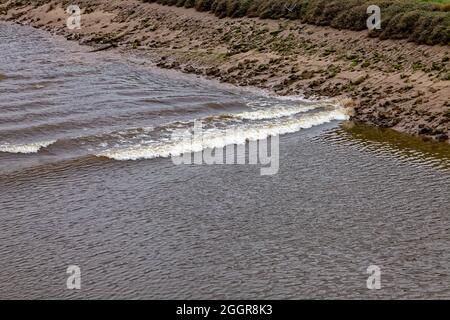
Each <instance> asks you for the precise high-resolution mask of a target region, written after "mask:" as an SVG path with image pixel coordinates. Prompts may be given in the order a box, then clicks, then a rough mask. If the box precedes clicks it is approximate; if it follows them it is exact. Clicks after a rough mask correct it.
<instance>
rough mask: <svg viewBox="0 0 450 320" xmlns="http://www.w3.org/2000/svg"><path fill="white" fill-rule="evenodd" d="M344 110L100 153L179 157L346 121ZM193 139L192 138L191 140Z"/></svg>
mask: <svg viewBox="0 0 450 320" xmlns="http://www.w3.org/2000/svg"><path fill="white" fill-rule="evenodd" d="M348 118H349V117H348V115H347V113H346V112H345V110H344V109H336V110H333V111H328V112H318V113H315V114H311V115H307V116H305V117H303V118H301V119H288V120H284V121H281V122H280V121H279V122H270V123H259V124H249V125H247V126H242V125H241V126H231V127H229V128H225V129H224V128H220V129H219V128H214V129H207V130H204V131H203V134H202V135H201V136H195V135H194V136H193V137H191V136H189V135H184V136H183V135H174V136H173V137H172V139H171V140H169V141H166V142H159V143H158V144H155V145H145V146H143V145H136V146H133V147H128V148H124V149H116V150H107V151H104V152H102V153H100V154H98V155H97V156H100V157H107V158H110V159H114V160H122V161H123V160H140V159H153V158H159V157H163V158H167V157H170V156H180V155H182V154H183V153H192V152H199V151H202V150H205V149H208V148H210V149H213V148H223V147H225V146H227V145H232V144H245V143H246V141H256V140H262V139H266V138H268V137H269V136H276V135H282V134H287V133H293V132H297V131H300V130H302V129H308V128H311V127H313V126H317V125H321V124H324V123H328V122H331V121H334V120H347V119H348ZM191 138H192V139H191Z"/></svg>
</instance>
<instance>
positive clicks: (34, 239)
mask: <svg viewBox="0 0 450 320" xmlns="http://www.w3.org/2000/svg"><path fill="white" fill-rule="evenodd" d="M89 50H90V49H89V48H87V47H80V46H78V45H77V44H75V43H71V42H67V41H65V40H63V39H60V38H54V37H52V36H50V35H48V34H46V33H44V32H42V31H38V30H35V29H31V28H28V27H24V26H17V25H11V24H5V23H0V74H2V75H3V76H1V77H0V298H3V299H12V298H26V299H31V298H46V299H52V298H107V299H109V298H132V299H144V298H150V299H208V298H224V299H244V298H252V299H269V298H274V299H297V298H313V299H315V298H331V299H333V298H370V299H371V298H402V299H404V298H420V299H428V298H450V217H449V214H450V202H449V199H450V151H449V146H448V145H443V144H436V143H424V142H422V141H420V140H418V139H414V138H409V137H405V136H403V135H400V134H396V133H393V132H391V131H388V130H379V129H373V128H366V127H363V126H354V125H351V124H349V123H345V124H344V125H343V123H342V121H343V120H345V119H346V114H345V112H344V111H343V110H342V109H341V108H340V107H339V106H336V105H333V103H331V102H330V101H325V100H324V101H307V100H304V99H302V98H301V97H283V98H281V97H273V96H270V95H269V94H266V93H264V92H258V91H252V90H247V89H239V88H233V87H229V86H224V85H221V84H218V83H215V82H208V81H206V80H203V79H199V78H195V77H191V76H185V75H180V74H176V73H170V72H163V71H160V70H157V69H154V68H151V67H148V66H145V65H142V61H140V60H139V59H138V58H136V57H129V56H123V55H118V54H115V53H106V52H100V53H90V52H89ZM194 120H202V121H203V122H204V123H206V124H207V128H208V130H210V131H209V132H210V133H211V135H210V136H208V137H210V138H211V139H210V140H208V146H212V147H214V146H215V143H216V142H217V141H218V140H217V137H220V136H221V135H222V134H223V132H224V130H227V129H236V128H238V129H244V130H242V131H236V132H238V133H240V134H242V135H244V136H234V137H232V140H230V141H231V143H238V142H239V141H242V140H243V141H244V142H245V141H246V140H252V139H256V138H258V137H265V136H268V135H271V134H280V139H279V171H278V173H277V174H274V175H270V176H262V175H261V174H260V166H259V165H175V164H174V163H173V162H172V161H171V159H170V157H169V156H170V154H172V153H173V152H174V150H183V151H184V152H187V151H189V150H187V149H186V148H188V147H186V146H185V145H181V143H182V142H180V141H173V140H171V138H172V136H171V133H173V132H174V130H175V129H180V128H181V129H183V128H185V129H186V128H187V129H189V128H190V127H191V126H192V123H193V121H194ZM233 139H234V140H233ZM217 146H220V144H219V145H217ZM69 265H77V266H79V267H80V269H81V277H82V278H81V279H82V282H81V289H80V290H68V289H67V288H66V280H67V277H68V275H67V274H66V269H67V267H68V266H69ZM370 265H377V266H379V268H380V270H381V289H380V290H369V289H368V288H367V286H366V280H367V278H368V274H367V268H368V267H369V266H370Z"/></svg>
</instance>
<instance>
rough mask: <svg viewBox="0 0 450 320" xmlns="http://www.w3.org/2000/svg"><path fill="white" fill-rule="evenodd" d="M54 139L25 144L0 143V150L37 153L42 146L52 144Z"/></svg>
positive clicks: (45, 146)
mask: <svg viewBox="0 0 450 320" xmlns="http://www.w3.org/2000/svg"><path fill="white" fill-rule="evenodd" d="M55 142H56V140H50V141H41V142H32V143H26V144H10V143H4V144H0V152H6V153H25V154H28V153H37V152H39V150H41V149H42V148H47V147H48V146H50V145H52V144H54V143H55Z"/></svg>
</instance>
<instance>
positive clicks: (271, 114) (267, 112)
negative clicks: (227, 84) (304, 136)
mask: <svg viewBox="0 0 450 320" xmlns="http://www.w3.org/2000/svg"><path fill="white" fill-rule="evenodd" d="M318 107H320V105H319V106H317V105H311V106H301V107H284V106H280V107H274V108H266V109H261V110H257V111H248V112H242V113H237V114H235V115H234V116H235V117H237V118H240V119H246V120H265V119H278V118H283V117H289V116H293V115H295V114H298V113H302V112H308V111H311V110H314V109H317V108H318Z"/></svg>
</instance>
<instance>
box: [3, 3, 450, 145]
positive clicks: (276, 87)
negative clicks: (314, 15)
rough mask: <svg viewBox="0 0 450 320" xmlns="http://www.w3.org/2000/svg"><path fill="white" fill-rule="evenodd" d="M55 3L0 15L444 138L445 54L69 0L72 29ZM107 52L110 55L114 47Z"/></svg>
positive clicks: (319, 32) (308, 30)
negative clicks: (74, 13) (77, 15)
mask: <svg viewBox="0 0 450 320" xmlns="http://www.w3.org/2000/svg"><path fill="white" fill-rule="evenodd" d="M65 5H66V4H65V3H64V2H63V3H62V4H61V2H60V1H38V2H36V4H35V5H21V4H20V2H15V1H3V5H2V9H1V10H0V12H3V16H1V18H2V19H4V20H12V21H16V22H19V23H22V24H28V25H32V26H35V27H38V28H44V29H46V30H48V31H50V32H53V33H55V34H60V35H64V36H65V37H67V39H70V40H77V41H79V42H80V43H82V44H87V45H94V46H96V48H98V49H100V50H102V49H112V48H118V50H123V51H129V50H133V51H134V52H136V53H138V54H140V55H143V56H145V58H146V63H151V64H155V65H157V66H159V67H161V68H170V69H177V70H180V71H182V72H186V73H194V74H198V75H202V76H206V77H211V78H216V79H219V80H220V81H223V82H226V83H231V84H235V85H238V86H254V87H259V88H263V89H267V90H270V91H273V92H276V93H278V94H280V95H291V94H296V95H298V94H303V95H305V96H306V97H322V96H326V97H334V98H336V99H338V100H340V101H341V103H343V104H345V105H348V106H352V107H354V109H355V112H354V115H353V120H355V121H359V122H363V123H366V124H370V125H375V126H379V127H388V128H393V129H395V130H398V131H401V132H406V133H409V134H413V135H421V136H423V137H425V138H433V139H436V140H439V141H448V139H449V135H450V125H449V124H450V102H449V101H450V63H449V55H450V53H449V52H450V49H449V47H448V46H439V45H437V46H426V45H418V44H415V43H411V42H407V41H406V40H383V41H382V40H379V39H378V38H371V37H369V35H368V32H367V31H358V32H356V31H348V30H337V29H333V28H330V27H318V26H312V25H307V24H302V23H300V22H298V21H295V20H284V19H281V20H262V19H259V18H233V19H232V18H222V19H219V18H217V17H216V16H214V15H212V14H209V13H202V12H197V11H195V9H185V8H177V7H169V6H162V5H159V4H153V3H142V2H141V1H136V0H126V1H119V0H114V1H108V3H105V2H102V1H94V0H82V1H79V5H80V8H81V9H82V20H81V26H82V27H81V29H79V30H69V29H68V28H67V26H66V19H67V17H68V15H67V14H66V12H65V9H64V8H65ZM116 50H117V49H116Z"/></svg>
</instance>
